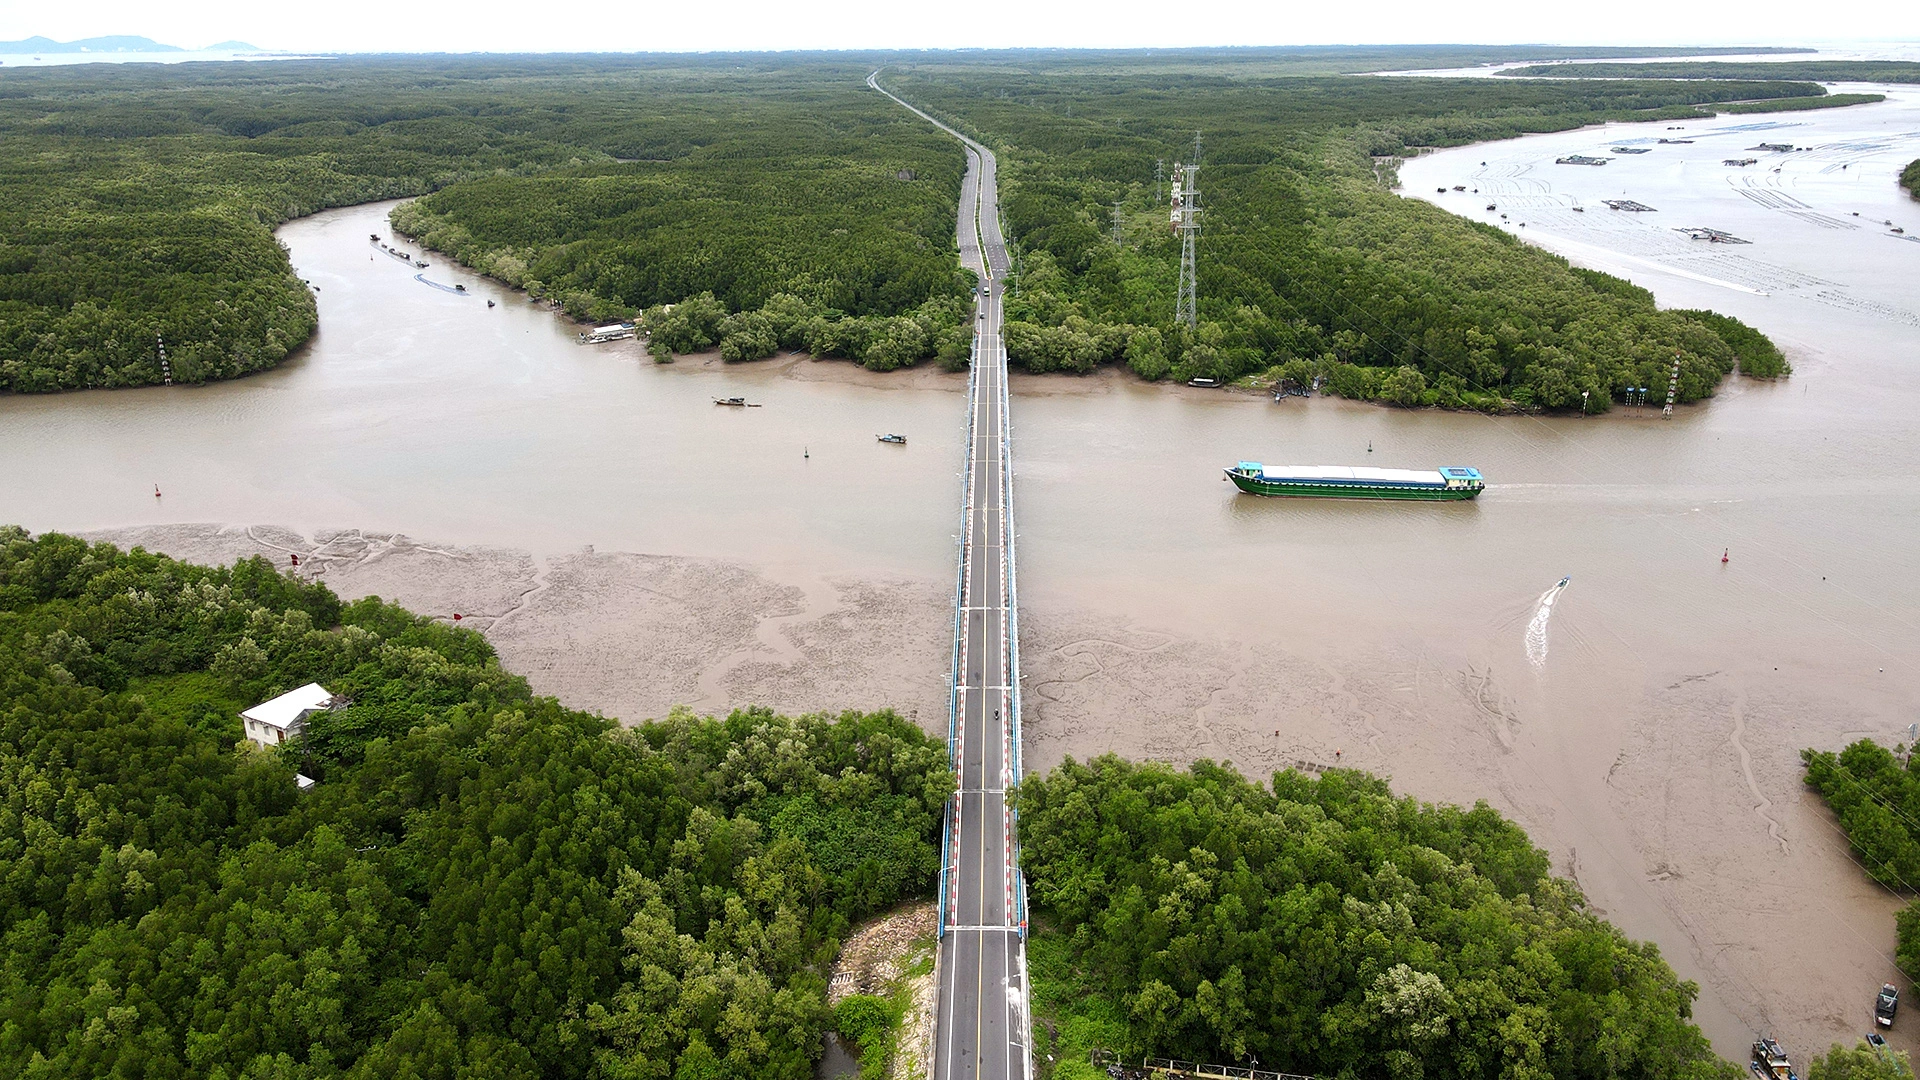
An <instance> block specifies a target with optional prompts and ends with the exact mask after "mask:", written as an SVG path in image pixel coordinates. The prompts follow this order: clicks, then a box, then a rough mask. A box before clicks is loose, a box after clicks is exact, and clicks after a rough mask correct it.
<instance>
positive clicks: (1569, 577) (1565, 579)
mask: <svg viewBox="0 0 1920 1080" xmlns="http://www.w3.org/2000/svg"><path fill="white" fill-rule="evenodd" d="M1572 580H1573V575H1572V574H1568V575H1567V576H1566V577H1563V578H1561V579H1560V584H1559V586H1557V587H1558V588H1562V589H1564V588H1566V587H1567V585H1568V583H1569V582H1571V581H1572Z"/></svg>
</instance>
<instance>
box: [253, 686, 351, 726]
mask: <svg viewBox="0 0 1920 1080" xmlns="http://www.w3.org/2000/svg"><path fill="white" fill-rule="evenodd" d="M331 704H333V693H332V692H331V691H329V690H328V689H327V688H326V687H324V686H321V685H320V684H319V683H308V684H307V685H305V686H303V687H301V688H300V689H298V690H289V691H287V692H286V693H284V694H281V695H280V696H279V697H277V698H274V699H273V700H272V701H263V702H261V703H260V704H258V705H255V706H254V707H253V708H251V709H248V710H247V711H246V712H243V713H241V714H240V715H241V716H244V717H246V718H247V719H248V720H254V721H258V722H259V723H262V724H266V725H267V726H269V727H276V728H279V729H280V730H282V731H285V730H286V729H288V728H290V727H292V726H293V724H294V722H295V721H297V720H299V719H300V718H301V717H302V716H305V715H306V714H308V713H310V712H312V711H314V710H315V709H324V708H326V707H327V706H329V705H331Z"/></svg>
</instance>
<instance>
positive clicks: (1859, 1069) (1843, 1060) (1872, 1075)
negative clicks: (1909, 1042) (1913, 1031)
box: [1807, 1040, 1913, 1080]
mask: <svg viewBox="0 0 1920 1080" xmlns="http://www.w3.org/2000/svg"><path fill="white" fill-rule="evenodd" d="M1807 1080H1913V1062H1912V1060H1911V1059H1910V1058H1909V1056H1908V1054H1907V1052H1906V1051H1905V1050H1895V1049H1893V1048H1891V1047H1886V1046H1869V1045H1867V1043H1866V1042H1865V1041H1864V1040H1863V1041H1861V1042H1860V1043H1858V1044H1856V1045H1854V1046H1841V1045H1839V1044H1837V1043H1836V1044H1835V1045H1834V1046H1833V1047H1832V1048H1830V1049H1829V1050H1828V1051H1827V1052H1826V1053H1824V1054H1822V1055H1820V1056H1819V1057H1817V1058H1814V1059H1813V1060H1812V1061H1810V1062H1808V1064H1807Z"/></svg>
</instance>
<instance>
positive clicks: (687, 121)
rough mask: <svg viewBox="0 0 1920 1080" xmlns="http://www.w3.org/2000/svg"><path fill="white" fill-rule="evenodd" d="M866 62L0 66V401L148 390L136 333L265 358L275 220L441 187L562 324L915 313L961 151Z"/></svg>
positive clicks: (455, 233)
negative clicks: (690, 305)
mask: <svg viewBox="0 0 1920 1080" xmlns="http://www.w3.org/2000/svg"><path fill="white" fill-rule="evenodd" d="M866 70H867V69H866V68H864V67H860V66H859V65H858V63H857V62H848V61H836V62H832V63H827V62H821V61H819V60H817V59H807V58H792V57H784V58H783V57H768V56H760V57H737V56H736V57H701V58H677V59H675V58H629V59H622V58H610V57H595V58H591V59H582V58H539V59H532V58H514V59H487V60H461V59H450V58H441V59H430V58H419V57H411V58H406V59H404V60H371V59H370V60H357V61H312V62H304V61H303V62H292V61H289V62H276V63H273V64H205V65H197V64H196V65H176V66H159V65H125V66H120V65H94V66H91V67H86V68H38V69H23V70H14V69H8V70H7V71H5V72H4V73H0V392H7V391H48V390H66V389H75V388H81V387H88V386H133V385H143V384H150V383H157V382H159V381H160V380H161V377H162V368H161V365H160V362H159V352H158V348H157V342H156V338H158V339H160V340H164V342H165V346H166V350H167V354H168V357H169V359H170V361H171V364H172V369H173V376H174V378H175V379H176V380H177V381H185V382H194V381H199V380H203V379H213V378H225V377H230V376H234V375H241V374H246V373H248V372H252V371H257V370H260V369H262V368H265V367H268V366H271V365H273V364H275V363H278V362H279V361H280V360H281V359H283V358H284V357H285V356H286V354H287V352H288V351H289V350H290V349H292V348H294V347H296V346H298V345H299V344H300V343H301V342H302V341H304V340H305V339H306V338H307V337H308V336H309V335H310V334H311V333H312V331H313V328H314V324H315V311H314V302H313V298H312V296H311V295H310V294H309V292H308V291H307V289H306V288H305V286H304V285H303V283H302V282H301V281H300V280H299V279H298V278H297V277H296V276H295V274H294V272H293V270H292V268H291V266H290V265H289V264H288V261H287V256H286V253H285V252H284V251H283V250H282V249H281V248H280V247H279V246H278V244H277V243H276V242H275V240H274V238H273V236H272V233H271V229H272V227H273V226H274V225H276V224H278V223H279V222H281V221H284V220H286V219H288V218H290V217H295V216H299V215H302V214H309V213H312V212H314V211H316V210H320V209H324V208H326V207H330V206H341V205H347V204H351V203H359V202H366V201H369V200H374V199H382V198H394V197H398V196H405V195H418V194H422V193H425V192H430V191H434V190H436V189H439V188H442V187H445V186H446V185H448V184H451V183H455V182H457V181H461V180H473V181H476V182H475V183H474V184H473V185H472V186H470V187H466V188H463V189H462V191H461V193H460V194H458V195H453V194H449V196H448V197H447V198H445V199H444V200H441V201H438V202H436V203H433V204H431V206H430V208H429V209H437V210H438V211H440V212H441V214H442V215H444V217H429V216H427V215H426V211H425V210H423V212H422V216H421V217H419V218H417V219H415V220H414V222H413V224H414V225H415V226H416V227H419V228H425V229H428V230H429V231H433V232H434V238H435V239H436V240H437V241H439V242H443V243H446V244H448V245H449V246H452V247H454V248H456V249H458V250H460V251H461V252H462V253H463V254H465V255H467V256H468V257H469V258H471V259H473V260H474V261H476V262H480V263H482V264H483V265H484V266H486V267H488V268H489V269H490V270H493V271H495V272H499V273H500V274H501V276H503V277H506V278H507V279H509V280H514V281H516V282H521V283H527V284H533V283H537V282H539V281H540V280H541V276H542V275H544V277H545V279H546V281H545V291H548V292H551V293H552V294H553V295H554V297H555V298H556V299H557V300H559V301H560V302H562V303H563V304H565V305H566V306H567V307H568V308H569V309H570V310H571V311H573V312H574V313H575V314H578V315H581V316H587V315H593V314H608V313H621V312H623V311H624V310H626V309H628V308H634V307H639V306H642V305H646V304H657V303H662V302H671V301H675V300H680V299H684V298H686V297H688V296H692V295H694V294H697V293H699V292H702V291H712V292H713V293H714V294H715V295H716V296H719V297H722V298H723V299H724V301H725V302H726V303H728V304H729V305H731V306H734V307H740V306H758V305H759V304H761V303H764V302H765V300H766V299H767V298H769V297H770V296H772V295H773V294H774V293H776V292H780V291H787V292H791V293H794V294H797V295H799V296H801V297H803V298H805V299H807V300H808V301H809V302H810V303H813V304H816V305H818V306H819V307H820V308H821V310H822V311H826V312H831V311H835V310H845V311H849V312H854V313H861V314H865V313H876V314H883V315H902V314H909V313H912V312H914V311H915V310H916V309H917V308H918V306H919V305H920V304H922V303H923V302H925V301H927V300H928V299H931V298H936V297H947V298H950V297H953V296H955V295H959V294H960V293H962V292H963V291H964V289H963V285H962V284H961V283H960V282H959V281H958V279H957V278H956V275H955V273H954V270H953V259H952V257H951V254H950V253H951V249H952V232H953V224H952V222H953V216H954V212H953V206H954V202H955V199H956V192H957V189H958V176H959V171H960V168H961V156H960V153H959V151H958V149H957V147H955V146H954V145H953V143H952V141H951V140H949V139H944V138H942V137H940V136H939V135H938V133H936V132H932V131H930V130H928V129H927V127H926V125H925V124H923V123H919V122H917V121H914V120H913V118H912V117H911V116H909V115H907V114H905V113H903V112H901V111H900V110H899V109H898V108H894V107H883V106H887V103H886V102H884V101H883V100H878V99H877V95H874V94H872V93H870V92H866V91H863V90H862V89H861V88H860V80H861V79H862V78H863V77H864V75H865V72H866ZM621 162H625V163H626V164H621ZM554 170H561V171H562V172H563V175H562V176H560V177H556V178H554V179H552V180H542V181H533V180H530V179H528V178H529V177H532V176H534V175H536V174H544V173H547V172H551V171H554ZM483 178H484V179H483ZM434 226H438V227H439V228H438V230H437V231H434ZM463 230H464V231H463ZM475 236H478V237H479V239H478V240H475V239H474V237H475ZM596 297H597V298H598V302H599V304H598V307H596V303H595V301H596Z"/></svg>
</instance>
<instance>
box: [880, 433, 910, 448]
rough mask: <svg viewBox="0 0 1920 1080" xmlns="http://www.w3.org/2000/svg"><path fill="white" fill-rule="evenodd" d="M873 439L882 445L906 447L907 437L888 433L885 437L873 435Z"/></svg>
mask: <svg viewBox="0 0 1920 1080" xmlns="http://www.w3.org/2000/svg"><path fill="white" fill-rule="evenodd" d="M874 438H876V439H879V440H880V441H881V442H883V443H893V444H894V445H895V446H905V445H907V437H906V436H905V435H895V434H894V433H892V432H888V433H887V434H885V435H875V436H874Z"/></svg>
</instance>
